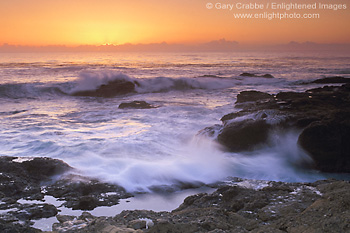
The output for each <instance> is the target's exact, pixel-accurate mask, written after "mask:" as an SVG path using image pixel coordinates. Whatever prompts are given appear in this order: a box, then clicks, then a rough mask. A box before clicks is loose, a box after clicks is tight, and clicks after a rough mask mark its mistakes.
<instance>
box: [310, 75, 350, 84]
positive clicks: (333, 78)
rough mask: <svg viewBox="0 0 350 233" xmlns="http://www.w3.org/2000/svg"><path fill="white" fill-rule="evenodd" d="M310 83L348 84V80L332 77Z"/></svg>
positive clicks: (349, 81) (349, 80)
mask: <svg viewBox="0 0 350 233" xmlns="http://www.w3.org/2000/svg"><path fill="white" fill-rule="evenodd" d="M312 83H321V84H331V83H350V78H344V77H340V76H334V77H325V78H321V79H316V80H315V81H312Z"/></svg>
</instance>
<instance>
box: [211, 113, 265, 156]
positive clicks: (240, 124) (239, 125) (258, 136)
mask: <svg viewBox="0 0 350 233" xmlns="http://www.w3.org/2000/svg"><path fill="white" fill-rule="evenodd" d="M270 129H271V125H270V124H267V123H266V121H265V120H263V119H262V120H252V119H248V120H243V121H235V122H232V123H230V124H227V125H226V126H225V127H224V128H223V129H222V131H221V133H220V134H219V135H218V137H217V140H218V141H219V142H220V143H221V144H222V145H224V146H226V148H228V149H230V150H231V151H244V150H253V149H255V148H256V147H257V146H259V145H260V144H263V143H264V142H266V140H267V138H268V135H269V130H270Z"/></svg>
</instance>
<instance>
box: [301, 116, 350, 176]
mask: <svg viewBox="0 0 350 233" xmlns="http://www.w3.org/2000/svg"><path fill="white" fill-rule="evenodd" d="M349 142H350V112H339V113H337V114H334V116H333V117H332V118H331V119H328V120H324V121H317V122H313V123H312V124H310V125H309V126H308V127H307V128H305V129H304V130H303V132H302V133H301V134H300V136H299V140H298V143H299V145H301V147H302V148H303V149H304V150H306V151H307V152H308V153H309V155H310V156H311V157H312V158H313V160H314V161H315V166H316V167H317V168H318V169H319V170H321V171H325V172H348V173H349V172H350V144H349Z"/></svg>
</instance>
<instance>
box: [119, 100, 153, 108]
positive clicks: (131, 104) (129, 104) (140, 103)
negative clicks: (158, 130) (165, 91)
mask: <svg viewBox="0 0 350 233" xmlns="http://www.w3.org/2000/svg"><path fill="white" fill-rule="evenodd" d="M118 108H121V109H124V108H136V109H147V108H155V107H154V106H152V105H151V104H149V103H147V102H146V101H132V102H126V103H121V104H120V105H119V107H118Z"/></svg>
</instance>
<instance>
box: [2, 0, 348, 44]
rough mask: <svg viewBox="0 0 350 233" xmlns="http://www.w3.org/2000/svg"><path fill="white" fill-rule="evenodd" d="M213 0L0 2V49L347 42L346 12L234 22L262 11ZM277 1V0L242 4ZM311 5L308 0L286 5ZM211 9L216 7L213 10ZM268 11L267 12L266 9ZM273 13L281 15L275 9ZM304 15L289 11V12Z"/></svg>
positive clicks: (343, 1)
mask: <svg viewBox="0 0 350 233" xmlns="http://www.w3.org/2000/svg"><path fill="white" fill-rule="evenodd" d="M208 2H210V3H213V4H216V3H222V4H227V3H231V4H232V3H237V2H239V1H229V0H222V1H215V0H177V1H175V0H174V1H166V0H147V1H145V0H0V22H1V26H0V45H1V44H3V43H8V44H13V45H35V46H37V45H69V46H75V45H81V44H84V45H86V44H89V45H99V44H105V43H111V44H123V43H159V42H162V41H166V42H168V43H195V42H207V41H211V40H217V39H220V38H225V39H226V40H235V41H239V42H240V43H248V44H249V43H259V44H264V43H267V44H271V43H288V42H289V41H299V42H303V41H314V42H317V43H350V29H349V28H350V27H349V22H350V0H340V1H338V0H325V1H324V2H323V3H327V2H330V3H332V4H335V3H341V4H346V5H347V6H346V7H347V9H346V10H337V11H334V10H320V9H317V10H311V11H308V13H319V14H320V17H321V18H320V19H287V20H278V19H275V20H270V21H269V20H267V19H235V18H234V15H233V14H234V13H263V12H264V11H266V10H262V11H258V10H237V9H235V10H233V11H229V10H219V9H211V10H209V9H207V8H206V4H207V3H208ZM241 2H242V3H251V2H252V3H255V2H256V3H264V4H267V3H272V2H276V3H281V2H283V1H281V0H254V1H253V0H251V1H250V0H242V1H241ZM286 2H293V3H298V2H300V3H307V2H311V3H314V2H315V1H313V0H294V1H286ZM214 8H215V6H214ZM267 12H268V13H271V10H267ZM276 12H283V10H279V11H276ZM294 12H297V13H301V14H303V13H304V11H301V10H299V11H290V13H294Z"/></svg>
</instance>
